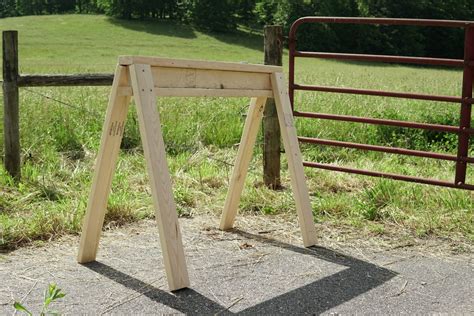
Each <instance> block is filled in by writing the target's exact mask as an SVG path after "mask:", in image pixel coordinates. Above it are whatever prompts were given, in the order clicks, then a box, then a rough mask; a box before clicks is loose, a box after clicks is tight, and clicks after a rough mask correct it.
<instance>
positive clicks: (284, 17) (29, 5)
mask: <svg viewBox="0 0 474 316" xmlns="http://www.w3.org/2000/svg"><path fill="white" fill-rule="evenodd" d="M64 12H67V13H71V12H77V13H105V14H107V15H110V16H113V17H117V18H121V19H175V20H179V21H181V22H184V23H192V24H194V25H195V26H196V27H198V28H200V29H203V30H207V31H212V32H227V31H232V30H233V29H235V28H236V27H237V25H238V24H241V25H246V26H251V27H258V28H260V27H261V26H262V25H265V24H281V25H283V26H284V28H285V30H286V31H288V30H289V28H290V26H291V23H293V21H295V20H296V19H297V18H299V17H302V16H308V15H316V16H364V17H370V16H373V17H404V18H425V19H450V20H454V19H457V20H472V19H474V1H472V0H444V1H439V0H417V1H413V0H397V1H393V0H0V17H7V16H15V15H37V14H55V13H64ZM298 45H299V46H298V47H299V48H302V49H312V50H324V51H345V52H370V53H384V54H401V55H428V56H437V57H456V58H460V57H462V53H463V52H462V50H463V49H462V48H463V32H462V30H457V29H444V28H419V27H406V26H368V25H365V26H364V25H353V26H347V25H331V24H319V25H304V26H302V27H301V29H300V30H299V31H298Z"/></svg>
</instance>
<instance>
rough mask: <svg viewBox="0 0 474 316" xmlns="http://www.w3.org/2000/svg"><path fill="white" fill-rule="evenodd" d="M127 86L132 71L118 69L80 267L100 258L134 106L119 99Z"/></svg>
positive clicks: (81, 249) (84, 230)
mask: <svg viewBox="0 0 474 316" xmlns="http://www.w3.org/2000/svg"><path fill="white" fill-rule="evenodd" d="M126 85H128V67H124V66H117V69H116V71H115V76H114V82H113V84H112V91H111V94H110V98H109V105H108V107H107V114H106V116H105V123H104V127H103V130H102V137H101V142H100V148H99V154H98V156H97V161H96V164H95V172H94V178H93V180H92V187H91V191H90V193H89V201H88V204H87V210H86V214H85V217H84V223H83V227H82V234H81V242H80V245H79V254H78V257H77V261H78V262H80V263H86V262H91V261H94V260H95V258H96V255H97V249H98V247H99V239H100V234H101V232H102V226H103V225H104V217H105V210H106V208H107V199H108V196H109V192H110V186H111V184H112V177H113V175H114V171H115V165H116V162H117V158H118V154H119V150H120V143H121V141H122V135H123V131H124V129H125V119H126V118H127V112H128V108H129V104H130V96H119V93H118V92H119V87H120V86H126Z"/></svg>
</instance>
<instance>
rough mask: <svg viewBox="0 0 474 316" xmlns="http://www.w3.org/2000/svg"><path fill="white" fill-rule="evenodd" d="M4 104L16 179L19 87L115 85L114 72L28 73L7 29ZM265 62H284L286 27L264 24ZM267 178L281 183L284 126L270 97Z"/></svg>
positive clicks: (7, 153)
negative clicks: (280, 125) (283, 28)
mask: <svg viewBox="0 0 474 316" xmlns="http://www.w3.org/2000/svg"><path fill="white" fill-rule="evenodd" d="M2 45H3V46H2V47H3V104H4V165H5V169H6V171H7V172H8V173H9V174H10V175H11V176H12V177H14V178H15V179H16V180H20V177H21V144H20V115H19V113H20V110H21V108H20V100H19V88H22V87H47V86H111V85H112V82H113V77H114V75H113V74H112V73H105V74H103V73H96V74H74V75H44V74H39V75H26V74H20V72H19V58H18V32H17V31H3V34H2ZM264 53H265V59H264V63H265V64H266V65H275V66H281V65H282V55H283V31H282V27H281V26H266V27H265V28H264ZM263 130H264V142H263V169H264V172H263V174H264V182H265V184H266V185H267V186H268V187H270V188H279V187H280V151H281V149H280V147H281V145H280V128H279V125H278V117H277V114H276V109H275V103H274V101H273V99H268V101H267V104H266V106H265V112H264V118H263Z"/></svg>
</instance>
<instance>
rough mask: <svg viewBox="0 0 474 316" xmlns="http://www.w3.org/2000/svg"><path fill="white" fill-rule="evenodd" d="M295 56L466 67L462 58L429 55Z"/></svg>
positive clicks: (331, 54) (302, 53)
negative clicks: (429, 56)
mask: <svg viewBox="0 0 474 316" xmlns="http://www.w3.org/2000/svg"><path fill="white" fill-rule="evenodd" d="M294 56H295V57H310V58H322V59H339V60H354V61H370V62H377V61H380V62H386V63H401V64H418V65H433V66H447V67H460V68H462V67H464V60H462V59H446V58H428V57H408V56H390V55H367V54H342V53H317V52H302V51H296V52H295V53H294Z"/></svg>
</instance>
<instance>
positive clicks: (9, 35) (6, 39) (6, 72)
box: [3, 31, 20, 180]
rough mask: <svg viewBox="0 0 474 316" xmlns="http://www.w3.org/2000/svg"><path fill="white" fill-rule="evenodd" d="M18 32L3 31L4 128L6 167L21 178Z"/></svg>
mask: <svg viewBox="0 0 474 316" xmlns="http://www.w3.org/2000/svg"><path fill="white" fill-rule="evenodd" d="M18 78H19V74H18V32H17V31H3V111H4V114H3V115H4V116H3V123H4V125H3V128H4V131H3V133H4V144H5V160H4V163H5V169H6V170H7V172H8V173H9V174H10V175H11V176H13V177H14V178H15V179H16V180H19V179H20V126H19V105H18V104H19V93H18Z"/></svg>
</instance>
